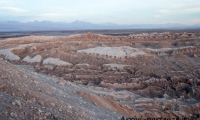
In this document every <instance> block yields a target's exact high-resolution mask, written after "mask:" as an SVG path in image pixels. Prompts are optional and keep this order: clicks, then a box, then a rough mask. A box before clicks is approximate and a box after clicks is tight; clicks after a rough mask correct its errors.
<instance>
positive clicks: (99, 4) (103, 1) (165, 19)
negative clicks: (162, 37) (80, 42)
mask: <svg viewBox="0 0 200 120" xmlns="http://www.w3.org/2000/svg"><path fill="white" fill-rule="evenodd" d="M7 20H12V21H20V22H29V21H35V20H39V21H44V20H49V21H53V22H73V21H76V20H81V21H87V22H92V23H106V22H112V23H117V24H163V23H182V24H200V0H0V21H7Z"/></svg>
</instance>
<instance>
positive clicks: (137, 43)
mask: <svg viewBox="0 0 200 120" xmlns="http://www.w3.org/2000/svg"><path fill="white" fill-rule="evenodd" d="M0 56H1V58H0V59H1V60H0V81H1V82H0V93H1V94H0V95H1V96H0V97H1V99H0V101H1V102H0V105H1V106H0V119H75V120H77V119H86V120H87V119H121V118H122V116H125V117H127V118H128V117H132V118H133V117H135V118H160V117H162V118H177V117H180V118H183V117H187V118H191V117H197V118H198V117H199V116H200V107H199V106H200V101H199V100H200V33H198V32H181V33H176V32H163V33H143V34H131V33H129V34H124V35H103V34H93V33H85V34H76V35H71V36H25V37H16V38H7V39H4V40H1V41H0Z"/></svg>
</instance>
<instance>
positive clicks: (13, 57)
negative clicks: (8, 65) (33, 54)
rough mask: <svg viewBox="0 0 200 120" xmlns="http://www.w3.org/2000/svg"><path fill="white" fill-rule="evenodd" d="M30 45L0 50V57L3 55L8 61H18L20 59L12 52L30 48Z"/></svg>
mask: <svg viewBox="0 0 200 120" xmlns="http://www.w3.org/2000/svg"><path fill="white" fill-rule="evenodd" d="M30 45H31V44H24V45H19V46H18V47H15V48H8V49H3V50H0V55H3V56H4V58H5V59H8V60H20V57H19V56H18V55H15V54H13V53H12V50H15V49H22V48H24V47H26V46H30Z"/></svg>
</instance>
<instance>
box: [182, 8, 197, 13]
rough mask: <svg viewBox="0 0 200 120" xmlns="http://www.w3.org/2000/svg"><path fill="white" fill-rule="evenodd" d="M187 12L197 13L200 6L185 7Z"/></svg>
mask: <svg viewBox="0 0 200 120" xmlns="http://www.w3.org/2000/svg"><path fill="white" fill-rule="evenodd" d="M185 11H186V12H192V13H196V12H200V7H196V8H187V9H185Z"/></svg>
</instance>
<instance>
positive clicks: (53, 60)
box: [43, 58, 71, 66]
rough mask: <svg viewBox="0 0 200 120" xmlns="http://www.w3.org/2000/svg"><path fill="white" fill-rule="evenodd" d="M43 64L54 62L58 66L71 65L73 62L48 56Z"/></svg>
mask: <svg viewBox="0 0 200 120" xmlns="http://www.w3.org/2000/svg"><path fill="white" fill-rule="evenodd" d="M43 64H53V65H58V66H66V65H71V63H68V62H65V61H62V60H60V59H59V58H46V59H45V60H43Z"/></svg>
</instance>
